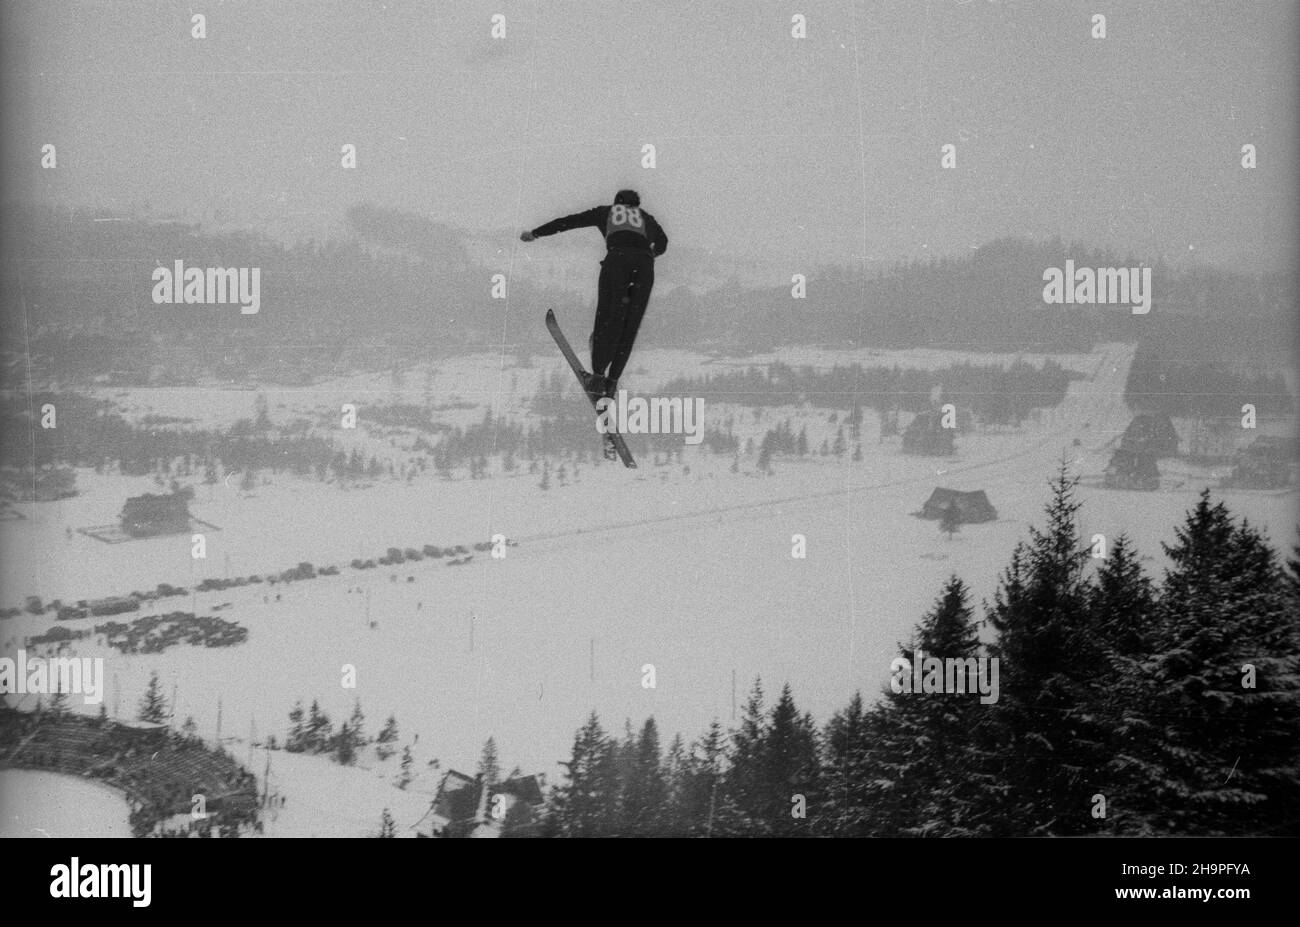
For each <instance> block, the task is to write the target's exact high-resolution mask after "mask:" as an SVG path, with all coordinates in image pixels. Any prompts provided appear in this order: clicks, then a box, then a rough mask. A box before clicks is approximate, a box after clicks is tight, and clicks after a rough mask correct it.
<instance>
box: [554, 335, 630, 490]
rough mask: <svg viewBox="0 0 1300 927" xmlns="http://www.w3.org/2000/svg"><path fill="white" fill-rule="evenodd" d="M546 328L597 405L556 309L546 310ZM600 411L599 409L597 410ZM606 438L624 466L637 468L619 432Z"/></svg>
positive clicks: (607, 435)
mask: <svg viewBox="0 0 1300 927" xmlns="http://www.w3.org/2000/svg"><path fill="white" fill-rule="evenodd" d="M546 328H547V329H548V330H549V331H550V333H551V337H552V338H554V339H555V343H556V345H558V346H559V348H560V353H561V354H563V355H564V359H565V360H566V361H568V362H569V367H570V368H571V369H572V370H573V375H574V376H575V377H577V378H578V385H579V386H580V387H582V393H583V395H584V396H586V397H587V398H588V399H589V400H590V401H591V405H592V408H595V407H596V399H595V397H593V396H592V395H591V393H589V392H587V380H588V378H589V377H590V376H591V374H589V373H588V372H587V371H586V369H585V368H584V367H583V366H582V362H581V361H579V360H578V355H576V354H574V353H573V348H572V347H570V346H569V339H567V338H565V337H564V332H562V331H560V323H559V322H558V321H556V318H555V310H554V309H547V310H546ZM597 411H599V410H597ZM604 437H605V440H606V441H608V442H609V443H611V444H612V445H614V450H615V451H617V452H618V457H619V460H621V461H623V466H625V467H627V468H628V469H635V468H636V461H635V460H633V459H632V452H631V451H629V450H628V449H627V442H625V441H624V440H623V436H622V435H621V434H619V433H618V432H613V433H611V434H606V435H605V436H604Z"/></svg>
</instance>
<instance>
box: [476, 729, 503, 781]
mask: <svg viewBox="0 0 1300 927" xmlns="http://www.w3.org/2000/svg"><path fill="white" fill-rule="evenodd" d="M477 773H478V775H479V776H481V777H482V778H483V785H484V786H485V787H487V788H491V787H492V786H494V785H497V784H498V783H499V782H500V781H501V762H500V759H499V758H498V757H497V742H496V740H495V739H493V738H491V737H489V738H488V739H487V741H486V742H485V743H484V744H483V753H482V755H481V756H480V757H479V761H478V770H477Z"/></svg>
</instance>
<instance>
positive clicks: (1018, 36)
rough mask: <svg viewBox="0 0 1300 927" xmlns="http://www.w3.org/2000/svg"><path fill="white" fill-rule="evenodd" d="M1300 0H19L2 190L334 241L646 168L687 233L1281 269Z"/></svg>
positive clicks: (612, 185)
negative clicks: (1044, 245) (1070, 249)
mask: <svg viewBox="0 0 1300 927" xmlns="http://www.w3.org/2000/svg"><path fill="white" fill-rule="evenodd" d="M192 12H200V13H204V14H206V16H207V30H208V38H206V39H205V40H202V41H196V40H194V39H192V38H190V22H189V17H190V14H191V13H192ZM795 12H802V13H803V14H805V15H806V16H807V19H808V27H807V28H808V37H807V39H805V40H795V39H793V38H792V37H791V35H790V28H791V26H790V17H791V15H792V14H793V13H795ZM1094 12H1101V13H1104V14H1106V16H1107V26H1106V28H1107V34H1108V35H1107V38H1105V39H1104V40H1096V39H1093V38H1092V37H1091V36H1090V30H1091V23H1090V18H1091V15H1092V14H1093V13H1094ZM494 13H502V14H504V15H505V17H506V37H505V38H504V39H501V40H494V39H493V38H492V37H491V35H490V29H491V22H490V18H491V16H492V14H494ZM1296 19H1297V4H1295V3H1294V2H1290V0H1277V2H1271V0H1244V2H1230V0H1213V2H1159V3H1149V2H1132V0H1122V2H1120V0H1088V2H1084V3H1077V2H1072V0H1065V2H1055V0H1052V2H1043V0H1002V2H996V3H995V2H992V0H968V2H961V0H946V2H941V0H929V2H927V0H905V2H866V0H863V2H857V3H850V2H827V0H790V2H781V3H771V2H763V0H758V2H756V0H745V2H740V3H728V2H717V0H710V2H707V3H699V2H694V0H692V2H663V0H650V2H639V3H631V2H625V0H601V2H492V3H474V2H463V0H457V2H454V3H453V2H435V0H387V2H379V0H346V2H344V0H259V2H234V0H227V2H220V0H194V2H192V3H177V2H142V0H113V2H104V0H96V2H71V0H18V2H6V3H5V6H4V19H3V23H2V26H3V49H2V51H3V56H2V57H3V63H2V64H0V69H2V70H3V85H2V89H0V93H2V94H3V97H2V99H3V119H4V124H3V129H4V133H3V135H4V142H3V147H4V151H3V175H2V177H3V184H4V195H5V196H6V197H13V196H16V195H25V196H31V197H37V198H45V199H52V200H56V201H58V202H62V203H66V204H70V205H107V206H112V207H117V208H122V209H133V208H142V207H143V206H144V205H145V204H148V206H149V207H150V208H151V209H152V211H153V213H154V214H169V213H188V214H189V215H191V216H192V217H196V218H197V217H216V218H218V219H220V220H221V221H223V222H226V223H246V224H249V225H252V226H255V227H258V228H263V229H267V230H271V231H273V232H275V233H276V234H289V235H295V234H296V235H315V236H319V235H322V234H326V233H328V232H330V231H332V230H336V229H337V228H339V223H340V220H341V217H342V216H343V213H344V210H345V209H346V208H347V206H348V205H350V204H352V203H354V202H358V201H370V202H374V203H377V204H381V205H385V206H393V207H400V208H405V209H410V210H412V211H416V212H419V213H422V214H425V215H428V216H430V217H432V218H434V219H437V220H440V221H445V222H449V223H452V224H456V225H460V226H464V227H467V228H473V229H482V230H496V229H507V228H508V229H518V228H528V227H532V226H535V225H538V224H540V223H541V222H543V221H545V220H548V219H550V218H553V217H554V216H555V215H557V214H562V213H565V212H571V211H576V210H578V209H581V208H586V207H588V206H591V205H595V204H596V203H598V202H602V201H604V202H608V201H609V200H610V198H611V197H612V194H613V192H614V190H615V189H617V188H618V187H620V186H624V185H631V186H635V187H636V188H638V189H639V190H641V191H642V195H643V199H644V202H645V206H646V207H647V208H648V209H649V210H650V211H652V212H654V213H655V214H656V215H657V216H658V217H659V218H660V220H661V221H662V222H663V224H664V226H665V227H666V228H667V230H668V234H669V235H670V237H671V238H672V240H673V241H674V242H675V243H680V244H689V245H691V246H694V247H696V248H700V249H702V250H705V251H711V252H714V253H717V254H719V255H732V254H734V255H740V256H749V257H754V258H760V259H764V260H780V261H782V262H788V261H791V260H795V261H805V262H817V261H843V260H847V259H850V258H852V257H855V256H861V255H863V254H865V255H868V256H870V257H873V258H877V259H895V258H909V257H919V256H924V255H925V254H927V253H939V254H960V253H962V252H963V251H965V250H966V249H968V248H969V247H970V246H972V245H974V244H978V243H980V242H984V241H988V240H990V239H992V238H996V237H999V236H1003V235H1009V234H1018V235H1028V236H1033V237H1045V236H1050V235H1060V236H1062V237H1063V238H1065V239H1067V240H1071V239H1077V240H1081V241H1084V242H1087V243H1088V244H1092V245H1102V246H1110V247H1113V248H1116V249H1119V250H1122V251H1132V252H1133V253H1134V254H1136V255H1137V256H1140V257H1142V258H1144V259H1150V258H1155V257H1159V256H1164V257H1166V258H1169V259H1174V260H1180V259H1183V258H1187V257H1189V256H1190V255H1195V256H1196V257H1197V258H1199V259H1201V260H1205V261H1209V262H1212V263H1216V264H1220V265H1223V266H1228V267H1236V266H1241V267H1243V268H1245V269H1251V270H1259V269H1278V268H1282V267H1286V266H1290V264H1291V263H1292V261H1291V258H1292V254H1291V249H1292V248H1293V246H1294V244H1295V241H1296V235H1295V222H1296V215H1295V209H1294V205H1293V204H1294V198H1295V195H1296V189H1295V178H1294V163H1295V149H1294V147H1291V146H1293V143H1294V140H1295V128H1296V124H1295V120H1296V99H1295V88H1296V54H1295V45H1296V25H1297V22H1296ZM349 142H350V143H354V144H356V145H357V146H358V151H359V167H358V169H357V170H355V171H344V170H341V169H340V168H339V157H340V155H339V149H340V146H341V145H343V144H344V143H349ZM946 142H952V143H954V144H956V145H957V169H956V170H955V171H941V170H940V169H939V154H940V153H939V148H940V146H941V145H942V144H944V143H946ZM1247 142H1251V143H1254V144H1255V145H1256V146H1258V151H1259V155H1258V157H1259V167H1258V168H1257V169H1256V170H1255V171H1244V170H1242V169H1241V167H1240V164H1239V159H1240V148H1241V145H1242V144H1244V143H1247ZM45 143H53V144H55V145H57V146H58V156H59V166H58V169H57V170H56V171H42V170H41V169H40V168H39V165H38V161H39V157H40V152H39V149H40V146H41V145H42V144H45ZM646 143H651V144H654V145H655V146H656V149H657V156H658V164H657V167H656V168H655V169H653V170H646V169H643V168H642V167H641V166H640V158H641V146H642V145H643V144H646Z"/></svg>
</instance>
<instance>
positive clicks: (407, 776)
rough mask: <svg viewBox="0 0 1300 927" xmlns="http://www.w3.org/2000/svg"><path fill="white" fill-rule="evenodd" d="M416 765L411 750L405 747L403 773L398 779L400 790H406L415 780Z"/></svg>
mask: <svg viewBox="0 0 1300 927" xmlns="http://www.w3.org/2000/svg"><path fill="white" fill-rule="evenodd" d="M414 765H415V758H414V757H412V756H411V748H410V747H409V746H406V747H403V748H402V764H401V770H402V771H401V772H400V773H399V774H398V777H397V787H398V788H399V789H405V788H406V787H407V786H408V785H410V784H411V779H412V778H413V777H412V769H413V767H414Z"/></svg>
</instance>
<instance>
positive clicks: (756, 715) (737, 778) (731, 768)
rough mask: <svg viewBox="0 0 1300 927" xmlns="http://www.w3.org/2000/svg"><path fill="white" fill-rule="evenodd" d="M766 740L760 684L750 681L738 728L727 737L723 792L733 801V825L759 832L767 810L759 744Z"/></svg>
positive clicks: (761, 685)
mask: <svg viewBox="0 0 1300 927" xmlns="http://www.w3.org/2000/svg"><path fill="white" fill-rule="evenodd" d="M766 738H767V718H766V716H765V713H764V711H763V681H762V679H755V680H754V687H753V688H752V689H751V690H750V692H749V697H748V698H747V699H746V700H745V710H744V713H743V714H742V715H741V719H740V727H739V728H738V729H737V730H736V732H735V733H734V734H733V735H732V737H731V749H730V751H729V753H728V757H727V759H728V768H727V773H726V792H727V795H728V796H729V797H730V798H731V799H732V801H734V802H735V806H736V811H737V815H738V818H739V820H738V821H737V823H738V824H739V825H740V826H742V827H744V828H746V829H747V830H752V832H755V833H761V832H762V830H761V823H760V822H761V821H762V818H763V814H764V812H765V811H766V810H767V808H768V795H767V794H766V791H765V783H764V782H763V743H764V741H765V740H766Z"/></svg>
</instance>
